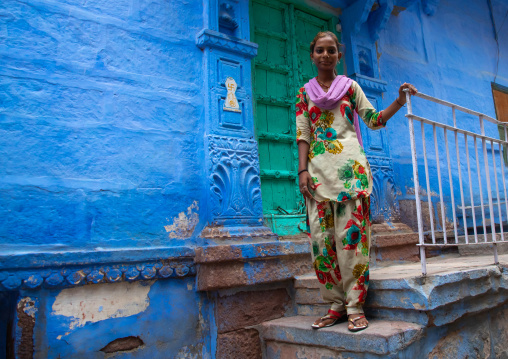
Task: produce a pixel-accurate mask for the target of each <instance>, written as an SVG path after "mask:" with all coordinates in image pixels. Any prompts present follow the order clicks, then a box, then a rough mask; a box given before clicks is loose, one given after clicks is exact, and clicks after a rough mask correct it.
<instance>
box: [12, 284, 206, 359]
mask: <svg viewBox="0 0 508 359" xmlns="http://www.w3.org/2000/svg"><path fill="white" fill-rule="evenodd" d="M108 286H122V290H119V289H120V288H119V287H115V289H114V290H111V289H108ZM129 286H147V287H148V288H147V291H148V294H147V298H146V301H147V307H146V309H144V310H141V311H140V312H139V313H137V314H134V315H130V316H123V315H122V310H125V311H128V310H132V308H133V307H132V304H131V305H130V308H129V306H126V307H124V308H122V307H121V305H117V304H115V306H118V310H117V312H116V317H111V318H108V319H104V320H101V321H94V320H93V319H92V318H89V317H88V316H89V315H90V311H89V310H90V309H93V308H95V307H96V306H98V304H102V303H103V302H105V304H109V299H111V300H118V299H121V298H119V296H121V295H123V296H124V297H128V298H127V301H129V300H130V299H132V297H135V295H133V294H132V292H129V291H127V292H124V291H123V289H125V288H129ZM64 290H67V291H69V290H70V291H73V293H76V290H79V288H73V289H64ZM92 291H93V292H94V293H95V294H92V295H91V294H90V293H92ZM61 293H62V291H61V290H42V291H37V292H32V291H23V292H22V293H21V297H30V298H32V299H34V298H38V308H37V311H36V312H35V313H36V314H35V315H36V317H35V319H36V320H35V323H36V324H35V328H34V333H35V335H34V346H35V348H36V350H35V355H34V358H58V357H61V358H73V357H83V358H84V357H86V358H104V357H107V355H106V354H105V353H104V352H102V351H100V349H102V348H104V347H105V346H106V345H107V344H108V343H110V342H112V341H113V340H115V339H118V338H125V337H129V336H133V337H139V338H140V339H141V340H142V341H143V343H144V344H143V345H142V346H141V347H139V348H137V349H135V350H133V351H130V352H124V353H122V352H117V353H115V355H116V356H115V358H116V357H118V358H162V357H164V358H175V357H178V358H209V357H210V355H211V354H210V345H211V344H210V334H209V330H210V327H209V323H210V321H209V305H208V303H209V302H208V300H207V299H206V294H201V293H198V292H197V291H196V290H195V287H194V278H192V277H191V278H185V279H179V280H157V281H147V282H136V283H121V284H97V285H93V288H90V292H89V294H88V295H85V296H82V297H80V296H79V295H74V296H73V302H72V308H73V311H74V312H76V313H78V312H80V311H82V310H83V309H85V310H84V311H83V314H82V317H80V318H74V317H72V316H65V315H62V311H58V310H57V309H56V308H57V307H55V302H56V301H57V298H58V296H59V295H60V294H61ZM81 293H82V292H81ZM99 294H100V295H99ZM103 298H104V299H107V300H105V301H100V303H98V302H97V300H98V299H103ZM131 302H132V301H131ZM104 306H106V305H104ZM101 310H106V309H105V308H104V309H103V307H102V306H98V310H97V311H95V315H99V314H100V313H99V312H100V311H101ZM92 315H93V313H92ZM79 319H83V322H84V324H83V323H81V324H78V325H75V324H74V325H73V322H75V321H76V320H79Z"/></svg>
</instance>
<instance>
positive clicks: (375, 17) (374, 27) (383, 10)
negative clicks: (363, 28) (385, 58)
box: [368, 0, 393, 41]
mask: <svg viewBox="0 0 508 359" xmlns="http://www.w3.org/2000/svg"><path fill="white" fill-rule="evenodd" d="M379 5H380V6H379V8H378V9H377V10H376V11H374V12H373V13H371V14H370V15H369V17H370V18H369V21H368V23H369V34H370V37H371V38H372V40H374V41H377V40H378V39H379V33H380V32H381V30H383V29H384V28H385V26H386V23H387V22H388V20H389V19H390V16H391V14H392V11H393V0H379Z"/></svg>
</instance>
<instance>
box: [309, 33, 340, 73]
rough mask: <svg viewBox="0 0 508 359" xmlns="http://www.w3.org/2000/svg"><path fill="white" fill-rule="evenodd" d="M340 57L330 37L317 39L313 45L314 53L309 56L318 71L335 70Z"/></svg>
mask: <svg viewBox="0 0 508 359" xmlns="http://www.w3.org/2000/svg"><path fill="white" fill-rule="evenodd" d="M341 56H342V54H341V53H340V52H339V49H337V44H336V43H335V41H334V40H333V39H332V38H331V37H330V36H325V37H322V38H320V39H318V40H317V41H316V44H315V45H314V52H312V53H311V54H310V58H311V60H312V61H313V62H314V64H316V67H317V68H318V70H319V71H331V70H333V69H335V66H337V62H338V61H339V60H340V58H341Z"/></svg>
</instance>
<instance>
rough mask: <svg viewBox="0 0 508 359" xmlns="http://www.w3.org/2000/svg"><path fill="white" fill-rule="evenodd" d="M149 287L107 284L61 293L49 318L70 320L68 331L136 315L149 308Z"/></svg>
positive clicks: (144, 285) (71, 289) (146, 285)
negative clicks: (61, 316) (62, 317)
mask: <svg viewBox="0 0 508 359" xmlns="http://www.w3.org/2000/svg"><path fill="white" fill-rule="evenodd" d="M152 283H153V282H151V283H150V284H146V283H141V282H134V283H110V284H97V285H87V286H84V287H78V288H70V289H64V290H62V291H61V292H60V294H59V295H58V296H57V297H56V300H55V302H54V303H53V307H52V309H53V312H52V314H53V315H63V316H65V317H70V318H71V325H70V329H71V330H72V329H74V328H77V327H82V326H84V325H85V324H86V323H87V322H90V323H95V322H99V321H101V320H106V319H111V318H120V317H129V316H131V315H136V314H138V313H141V312H143V311H145V310H146V308H148V306H149V305H150V298H148V292H149V291H150V287H151V285H152Z"/></svg>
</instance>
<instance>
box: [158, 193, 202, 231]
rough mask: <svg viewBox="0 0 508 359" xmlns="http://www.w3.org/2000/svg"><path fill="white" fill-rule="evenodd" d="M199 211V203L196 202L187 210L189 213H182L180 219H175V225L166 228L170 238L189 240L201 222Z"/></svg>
mask: <svg viewBox="0 0 508 359" xmlns="http://www.w3.org/2000/svg"><path fill="white" fill-rule="evenodd" d="M198 210H199V207H198V201H194V202H193V203H192V204H191V205H190V206H189V208H187V213H185V212H180V214H179V215H178V217H175V218H173V224H171V225H167V226H164V228H165V229H166V232H168V233H169V238H189V237H190V236H191V235H192V232H194V228H196V225H197V224H198V222H199V215H198V214H197V211H198Z"/></svg>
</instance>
